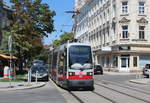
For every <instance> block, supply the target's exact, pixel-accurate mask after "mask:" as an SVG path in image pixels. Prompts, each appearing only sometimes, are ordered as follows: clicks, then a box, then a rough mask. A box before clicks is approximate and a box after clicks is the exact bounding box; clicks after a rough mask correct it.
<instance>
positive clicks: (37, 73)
mask: <svg viewBox="0 0 150 103" xmlns="http://www.w3.org/2000/svg"><path fill="white" fill-rule="evenodd" d="M37 74H38V71H36V83H37Z"/></svg>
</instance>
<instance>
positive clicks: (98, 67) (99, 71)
mask: <svg viewBox="0 0 150 103" xmlns="http://www.w3.org/2000/svg"><path fill="white" fill-rule="evenodd" d="M94 74H103V68H102V66H101V65H95V66H94Z"/></svg>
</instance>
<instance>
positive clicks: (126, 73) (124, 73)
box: [104, 71, 142, 75]
mask: <svg viewBox="0 0 150 103" xmlns="http://www.w3.org/2000/svg"><path fill="white" fill-rule="evenodd" d="M104 74H108V75H137V74H138V75H139V74H140V75H141V74H142V72H133V73H131V72H112V71H110V72H108V71H104Z"/></svg>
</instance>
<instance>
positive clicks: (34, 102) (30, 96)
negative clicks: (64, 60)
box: [0, 73, 150, 103]
mask: <svg viewBox="0 0 150 103" xmlns="http://www.w3.org/2000/svg"><path fill="white" fill-rule="evenodd" d="M94 78H95V90H94V92H92V91H73V92H72V93H74V95H76V96H78V98H79V99H81V100H82V101H84V102H79V101H78V100H77V99H76V98H75V97H74V96H72V95H71V94H70V93H69V92H68V91H66V90H64V89H61V88H59V87H57V86H56V85H55V84H54V83H53V82H52V81H49V82H48V83H47V84H46V86H44V87H41V88H37V89H29V90H18V91H5V92H0V103H98V102H100V103H121V101H124V102H122V103H127V102H126V100H128V103H145V102H146V103H147V101H148V102H149V99H148V98H149V97H150V95H149V94H150V88H149V86H150V85H142V84H135V83H130V82H129V80H131V79H136V75H110V74H105V73H104V75H95V77H94ZM103 81H105V82H103ZM107 81H110V82H112V83H115V84H119V85H122V86H118V85H114V84H111V83H109V82H108V83H107ZM123 86H127V87H128V86H131V87H130V88H124V87H123ZM110 88H111V89H110ZM131 88H134V89H138V90H140V91H143V92H140V91H136V90H134V89H131ZM113 89H114V90H113ZM118 90H119V91H118ZM124 91H125V92H124ZM135 94H136V95H135ZM141 95H142V96H141ZM143 95H145V96H144V97H143ZM134 96H135V97H134ZM118 97H119V98H118ZM138 98H139V99H138ZM143 100H146V101H143ZM116 101H117V102H116Z"/></svg>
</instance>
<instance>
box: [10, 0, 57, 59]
mask: <svg viewBox="0 0 150 103" xmlns="http://www.w3.org/2000/svg"><path fill="white" fill-rule="evenodd" d="M11 3H12V4H13V6H12V8H13V10H14V13H13V18H14V20H13V21H14V22H13V25H12V27H11V30H10V31H12V35H13V41H14V42H13V43H14V44H13V46H14V48H15V50H16V51H15V54H16V55H17V56H18V57H24V58H27V57H31V58H34V57H35V56H36V55H37V54H39V53H40V51H41V50H42V46H43V43H42V39H43V37H44V36H47V34H48V33H51V32H53V31H54V25H53V22H54V20H53V17H54V16H55V12H54V11H51V10H49V6H48V4H44V3H42V0H11ZM31 58H28V59H31Z"/></svg>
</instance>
